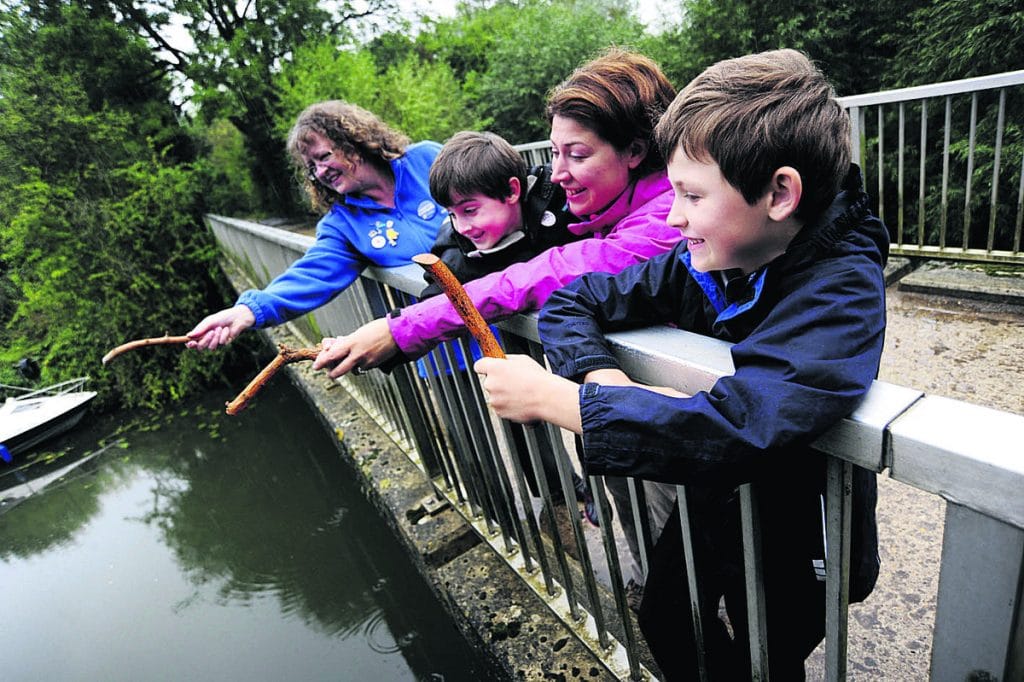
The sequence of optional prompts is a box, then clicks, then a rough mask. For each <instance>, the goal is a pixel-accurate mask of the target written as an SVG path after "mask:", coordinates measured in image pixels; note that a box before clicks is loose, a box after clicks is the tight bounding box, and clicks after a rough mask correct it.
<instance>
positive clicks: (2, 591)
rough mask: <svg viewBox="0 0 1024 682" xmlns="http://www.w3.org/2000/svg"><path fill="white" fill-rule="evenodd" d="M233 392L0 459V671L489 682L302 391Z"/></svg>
mask: <svg viewBox="0 0 1024 682" xmlns="http://www.w3.org/2000/svg"><path fill="white" fill-rule="evenodd" d="M231 397H233V394H232V393H230V392H228V391H225V392H224V393H223V394H218V395H215V396H210V398H209V400H206V401H204V402H202V403H196V404H193V405H191V406H188V407H186V408H179V412H178V413H177V414H175V415H173V416H165V417H162V418H161V419H160V420H158V421H151V422H150V423H148V424H144V425H138V424H136V425H135V426H133V427H132V428H129V429H127V430H126V431H125V432H123V433H122V434H119V435H116V436H112V435H111V434H112V432H114V431H115V429H116V428H117V426H118V422H117V421H114V420H112V419H107V420H96V419H93V420H91V421H90V422H89V423H84V422H83V424H82V425H81V426H80V427H79V428H78V429H76V430H75V432H74V433H73V434H70V435H67V436H65V437H63V438H62V439H59V440H57V441H52V442H51V443H50V444H47V445H46V446H44V449H45V450H49V451H59V452H63V453H64V454H63V456H61V457H60V458H59V459H58V460H57V461H56V462H54V463H52V464H50V465H48V466H38V465H35V466H32V467H25V468H21V469H15V468H14V467H12V466H10V465H3V468H0V499H3V498H6V500H5V501H4V502H2V503H0V627H2V632H0V679H3V680H7V681H12V680H147V681H148V680H376V681H387V680H430V681H441V680H448V681H451V680H478V679H484V678H485V677H487V675H486V673H485V667H484V664H483V663H482V662H481V661H480V659H479V657H478V656H477V655H476V654H475V653H474V652H473V651H472V650H471V649H470V648H469V647H468V646H467V645H466V643H465V642H464V640H463V639H462V638H461V637H460V635H459V633H458V632H457V630H456V629H455V626H454V625H453V624H452V623H451V622H450V621H449V620H447V619H446V617H445V616H444V614H443V611H442V608H441V606H440V604H439V603H438V602H437V600H436V598H435V597H434V595H433V594H432V593H431V592H430V591H429V590H428V588H427V586H426V584H425V583H424V581H423V579H422V578H421V577H420V575H419V574H418V573H416V572H415V571H414V570H413V569H412V567H411V566H410V564H409V563H408V559H407V558H406V556H405V555H404V554H403V553H402V551H401V550H400V549H399V547H398V544H397V541H396V540H395V538H394V536H393V535H392V533H391V531H390V530H389V529H388V528H387V527H386V526H385V525H384V524H383V522H382V521H381V519H380V518H379V516H377V514H376V511H375V510H374V509H373V508H372V507H370V505H369V503H368V502H367V501H366V499H365V498H364V497H363V495H362V493H361V492H360V491H359V489H358V488H357V487H356V485H355V483H354V481H353V475H352V473H351V472H350V470H349V469H347V468H346V465H345V464H343V463H342V461H341V460H340V458H339V455H338V453H337V450H336V449H335V446H334V444H333V443H332V442H331V440H330V437H329V436H328V434H327V433H326V432H325V430H324V429H323V427H322V426H321V425H320V423H319V422H318V421H317V420H316V418H315V417H314V415H313V414H312V412H311V411H310V408H309V407H308V406H307V405H306V403H305V402H303V400H302V398H301V396H300V395H299V394H298V393H297V391H296V390H295V389H294V388H293V387H292V386H291V385H290V384H289V383H288V382H287V381H286V380H284V378H283V377H280V378H279V379H278V380H275V381H274V382H273V384H272V385H271V386H269V387H268V388H267V389H265V390H264V392H263V393H261V395H260V399H259V400H258V401H257V402H256V403H255V404H254V405H253V406H251V407H250V408H249V409H248V410H246V411H245V412H244V413H242V414H241V415H239V416H237V417H228V416H226V415H225V414H224V412H223V405H224V402H225V401H226V400H228V399H230V398H231ZM87 419H88V417H87ZM122 419H124V417H122ZM104 444H106V446H105V447H103V445H104ZM90 453H91V454H92V455H93V456H91V458H89V459H87V460H86V461H84V462H82V458H83V456H89V455H90ZM97 453H98V454H97ZM76 461H77V462H82V463H80V465H79V466H77V467H75V468H73V470H72V471H70V472H68V473H66V474H65V475H64V476H63V477H62V478H59V479H57V480H55V481H54V482H52V483H51V484H49V485H48V486H46V487H45V488H43V489H42V490H41V491H38V489H39V488H40V487H41V486H42V485H43V483H44V482H45V480H46V479H45V477H42V478H34V479H32V477H34V476H38V475H39V474H40V473H41V472H44V471H46V470H50V471H52V470H54V469H57V468H61V467H65V466H68V465H69V464H72V463H75V462H76ZM15 463H16V464H18V463H19V462H18V461H17V460H16V462H15ZM20 463H21V464H23V465H24V460H22V461H21V462H20ZM16 486H17V487H16ZM28 488H32V489H33V490H35V491H37V492H34V494H29V491H28ZM15 496H17V499H15Z"/></svg>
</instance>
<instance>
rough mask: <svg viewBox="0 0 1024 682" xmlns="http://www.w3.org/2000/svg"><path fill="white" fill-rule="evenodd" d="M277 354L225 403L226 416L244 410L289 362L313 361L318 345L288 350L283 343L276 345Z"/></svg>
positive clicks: (318, 348) (317, 352)
mask: <svg viewBox="0 0 1024 682" xmlns="http://www.w3.org/2000/svg"><path fill="white" fill-rule="evenodd" d="M277 348H278V353H277V357H275V358H274V359H273V360H271V361H270V364H268V365H267V366H266V367H264V368H263V369H262V370H260V373H259V374H257V375H256V376H255V377H254V378H253V380H252V381H250V382H249V385H248V386H246V387H245V388H243V389H242V392H241V393H239V394H238V395H237V396H236V397H235V399H234V400H232V401H231V402H230V403H226V409H225V410H224V411H225V412H227V413H228V414H230V415H232V416H234V415H236V414H238V413H239V412H241V411H242V410H244V409H245V406H246V405H248V404H249V401H250V400H252V399H253V398H254V397H255V396H256V394H257V393H258V392H259V390H260V389H261V388H263V386H264V384H266V383H267V382H268V381H270V377H272V376H274V374H276V373H277V370H279V369H281V368H282V367H284V366H285V365H287V364H289V363H291V362H300V361H302V360H315V359H316V356H317V355H319V354H320V350H321V349H320V344H319V343H318V344H317V345H315V346H313V347H312V348H289V347H288V346H286V345H284V344H283V343H279V344H278V345H277Z"/></svg>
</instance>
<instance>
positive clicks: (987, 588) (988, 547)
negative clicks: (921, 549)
mask: <svg viewBox="0 0 1024 682" xmlns="http://www.w3.org/2000/svg"><path fill="white" fill-rule="evenodd" d="M1022 563H1024V530H1022V529H1020V528H1018V527H1016V526H1012V525H1009V524H1006V523H1003V522H1002V521H997V520H995V519H993V518H991V517H988V516H985V515H983V514H979V513H978V512H975V511H972V510H970V509H968V508H967V507H963V506H960V505H958V504H954V503H952V502H948V503H947V505H946V527H945V536H944V538H943V542H942V572H941V573H940V575H939V593H938V604H937V606H936V612H935V635H934V638H933V645H932V665H931V679H932V680H934V682H946V681H949V682H954V681H955V682H960V681H962V680H1007V681H1009V680H1020V679H1024V678H1022V677H1021V672H1022V667H1024V643H1022V641H1021V640H1022V639H1024V633H1022V631H1021V629H1022V623H1021V620H1022V617H1021V611H1022V604H1021V591H1022V580H1024V575H1022V570H1021V566H1022Z"/></svg>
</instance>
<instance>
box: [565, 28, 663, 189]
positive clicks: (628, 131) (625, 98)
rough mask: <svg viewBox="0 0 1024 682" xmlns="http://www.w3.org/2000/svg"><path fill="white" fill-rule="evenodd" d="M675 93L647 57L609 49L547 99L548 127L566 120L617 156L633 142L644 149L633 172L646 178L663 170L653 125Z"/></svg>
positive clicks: (576, 71)
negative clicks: (557, 120)
mask: <svg viewBox="0 0 1024 682" xmlns="http://www.w3.org/2000/svg"><path fill="white" fill-rule="evenodd" d="M675 95H676V89H675V88H674V87H672V84H671V83H669V81H668V78H666V77H665V74H663V73H662V72H661V68H660V67H658V65H657V64H656V63H655V62H654V60H652V59H650V58H649V57H645V56H644V55H642V54H638V53H636V52H630V51H628V50H623V49H620V48H611V49H609V50H607V51H606V52H604V53H603V54H602V55H601V56H599V57H598V58H596V59H594V60H592V61H590V62H587V63H586V64H584V65H583V66H581V67H579V68H578V69H576V70H575V71H573V72H572V74H571V75H570V76H569V77H568V78H567V79H566V80H564V81H563V82H562V83H560V84H559V85H557V86H555V87H554V89H552V90H551V92H550V93H549V94H548V105H547V117H548V122H549V123H550V122H551V120H552V119H553V118H554V117H555V116H563V117H565V118H571V119H573V120H574V121H576V122H577V123H579V124H580V125H582V126H584V127H586V128H587V129H589V130H592V131H593V132H594V133H596V134H597V135H598V136H599V137H600V138H601V139H602V140H605V141H606V142H608V143H609V144H611V145H612V146H613V147H615V149H617V150H619V151H620V152H622V151H625V150H627V149H628V148H629V145H630V144H632V143H633V141H634V140H637V139H640V140H643V141H644V142H646V143H647V147H648V150H647V156H646V157H645V158H644V160H643V162H641V163H640V165H639V166H638V167H637V174H638V175H646V174H648V173H650V172H652V171H655V170H659V169H661V168H663V167H664V166H665V160H664V157H663V156H662V154H661V152H660V150H659V149H658V147H657V145H656V144H655V142H654V124H655V123H657V122H658V118H659V117H661V114H662V112H664V111H665V109H666V108H667V107H668V105H669V104H671V103H672V99H673V98H674V97H675Z"/></svg>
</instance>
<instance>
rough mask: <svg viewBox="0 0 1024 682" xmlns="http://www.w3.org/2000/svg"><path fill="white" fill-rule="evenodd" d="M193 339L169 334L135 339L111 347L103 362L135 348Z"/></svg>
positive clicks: (185, 341)
mask: <svg viewBox="0 0 1024 682" xmlns="http://www.w3.org/2000/svg"><path fill="white" fill-rule="evenodd" d="M191 340H192V339H191V338H189V337H187V336H169V335H167V334H164V335H163V336H157V337H154V338H152V339H135V340H134V341H129V342H128V343H122V344H121V345H120V346H117V347H116V348H113V349H111V351H110V352H109V353H107V354H106V355H104V356H103V360H102V362H103V364H104V365H105V364H107V363H108V362H110V361H111V360H113V359H114V358H116V357H117V356H118V355H120V354H121V353H124V352H125V351H129V350H134V349H136V348H142V347H143V346H159V345H164V344H175V343H188V342H189V341H191Z"/></svg>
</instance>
